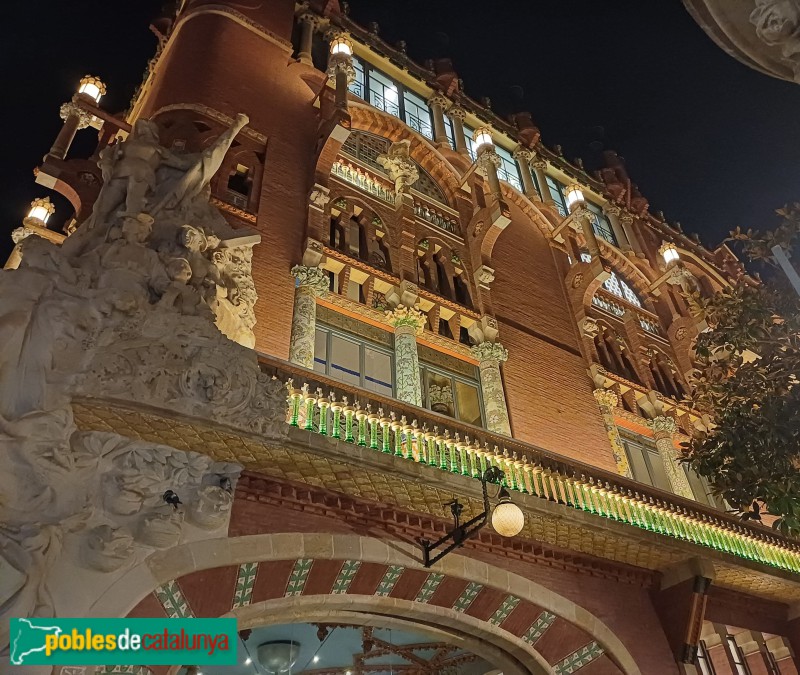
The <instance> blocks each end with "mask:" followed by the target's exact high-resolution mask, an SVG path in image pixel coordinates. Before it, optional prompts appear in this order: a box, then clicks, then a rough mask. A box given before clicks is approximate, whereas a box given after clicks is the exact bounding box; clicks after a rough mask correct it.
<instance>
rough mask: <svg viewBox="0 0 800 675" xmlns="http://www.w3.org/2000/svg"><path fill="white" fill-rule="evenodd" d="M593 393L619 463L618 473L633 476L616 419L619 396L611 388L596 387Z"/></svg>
mask: <svg viewBox="0 0 800 675" xmlns="http://www.w3.org/2000/svg"><path fill="white" fill-rule="evenodd" d="M592 393H593V394H594V400H595V401H597V405H598V406H599V407H600V413H601V414H602V416H603V426H605V428H606V433H607V434H608V441H609V442H610V443H611V454H612V455H613V456H614V463H615V464H616V465H617V473H619V474H620V475H621V476H627V477H628V478H632V477H633V476H632V475H631V467H630V466H629V465H628V455H627V454H626V453H625V446H624V445H622V439H621V438H620V435H619V428H618V427H617V423H616V422H615V421H614V408H616V407H617V404H618V403H619V396H617V394H616V393H615V392H613V391H611V390H610V389H595V390H594V391H593V392H592Z"/></svg>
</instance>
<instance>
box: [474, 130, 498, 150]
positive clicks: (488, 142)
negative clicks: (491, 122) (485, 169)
mask: <svg viewBox="0 0 800 675" xmlns="http://www.w3.org/2000/svg"><path fill="white" fill-rule="evenodd" d="M472 140H473V142H474V143H475V152H476V153H477V152H479V151H480V150H481V148H483V147H484V146H486V148H487V149H490V148H494V141H493V140H492V132H491V131H490V130H489V127H478V128H477V129H475V131H474V132H473V134H472Z"/></svg>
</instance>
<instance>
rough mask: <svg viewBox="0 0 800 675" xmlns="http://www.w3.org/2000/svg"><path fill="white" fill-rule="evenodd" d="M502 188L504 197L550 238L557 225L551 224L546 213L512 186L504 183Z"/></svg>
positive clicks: (501, 185)
mask: <svg viewBox="0 0 800 675" xmlns="http://www.w3.org/2000/svg"><path fill="white" fill-rule="evenodd" d="M500 188H501V190H502V192H503V197H504V198H505V199H506V200H507V201H510V202H513V203H514V204H515V205H516V206H518V207H519V209H520V211H522V212H523V213H524V214H525V215H526V216H528V218H529V219H530V220H531V221H532V222H533V223H535V224H536V226H537V227H538V228H539V229H540V230H541V231H542V234H544V235H545V236H549V235H550V233H551V232H552V231H553V230H555V228H556V227H557V225H554V224H553V223H551V222H550V220H549V219H548V217H547V214H546V212H545V211H541V210H540V209H539V208H538V207H537V206H536V205H535V204H534V203H533V202H532V201H531V200H530V199H528V198H527V197H526V196H525V195H523V194H522V193H520V192H519V191H518V190H515V189H514V188H513V187H511V186H510V185H506V184H503V183H501V184H500Z"/></svg>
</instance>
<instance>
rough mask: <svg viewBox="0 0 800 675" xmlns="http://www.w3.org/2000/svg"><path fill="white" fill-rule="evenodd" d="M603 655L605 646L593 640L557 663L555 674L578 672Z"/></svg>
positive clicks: (566, 674) (564, 674) (565, 674)
mask: <svg viewBox="0 0 800 675" xmlns="http://www.w3.org/2000/svg"><path fill="white" fill-rule="evenodd" d="M602 655H603V648H602V647H601V646H600V645H599V644H597V643H596V642H592V643H590V644H588V645H586V646H585V647H581V648H580V649H579V650H578V651H576V652H572V654H570V655H569V656H568V657H567V658H565V659H564V660H563V661H561V662H560V663H558V664H556V667H555V668H554V669H553V670H554V671H555V675H570V673H575V672H577V671H578V670H580V669H581V668H583V667H584V666H587V665H589V664H590V663H591V662H592V661H594V660H595V659H597V658H600V657H601V656H602Z"/></svg>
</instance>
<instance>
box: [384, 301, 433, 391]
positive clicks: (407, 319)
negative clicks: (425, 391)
mask: <svg viewBox="0 0 800 675" xmlns="http://www.w3.org/2000/svg"><path fill="white" fill-rule="evenodd" d="M386 320H387V321H388V322H389V324H390V325H392V326H394V380H395V387H396V393H397V398H398V399H400V400H401V401H405V402H406V403H411V404H412V405H419V406H421V405H422V387H421V384H420V378H419V357H418V356H417V335H419V334H421V333H422V328H423V326H424V325H425V315H424V314H423V313H422V312H420V311H419V310H418V309H415V308H414V307H406V306H404V305H398V306H397V307H396V308H395V309H392V310H390V311H388V312H386Z"/></svg>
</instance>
